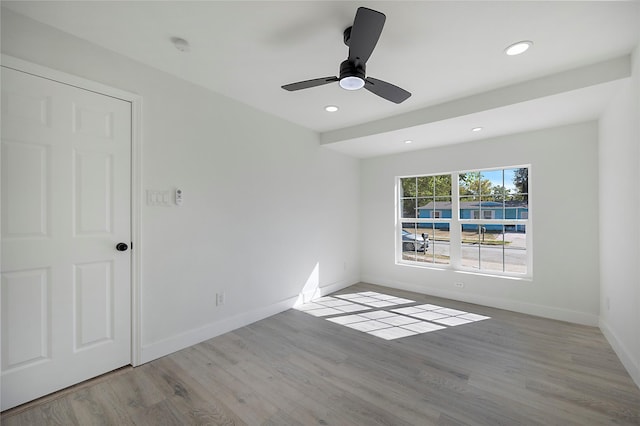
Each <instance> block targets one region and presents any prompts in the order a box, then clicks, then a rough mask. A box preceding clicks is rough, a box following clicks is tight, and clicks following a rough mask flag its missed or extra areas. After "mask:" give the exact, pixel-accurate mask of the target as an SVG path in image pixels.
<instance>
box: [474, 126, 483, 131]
mask: <svg viewBox="0 0 640 426" xmlns="http://www.w3.org/2000/svg"><path fill="white" fill-rule="evenodd" d="M482 129H483V128H482V127H474V128H473V129H471V131H472V132H481V131H482Z"/></svg>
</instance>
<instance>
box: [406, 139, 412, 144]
mask: <svg viewBox="0 0 640 426" xmlns="http://www.w3.org/2000/svg"><path fill="white" fill-rule="evenodd" d="M404 143H407V144H408V143H413V141H412V140H411V139H407V140H406V141H404Z"/></svg>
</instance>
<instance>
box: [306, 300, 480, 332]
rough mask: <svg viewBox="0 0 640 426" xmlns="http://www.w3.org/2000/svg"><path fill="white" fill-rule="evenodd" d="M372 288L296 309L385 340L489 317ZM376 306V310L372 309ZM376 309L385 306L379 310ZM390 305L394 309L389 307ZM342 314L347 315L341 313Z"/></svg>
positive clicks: (315, 301) (317, 301) (307, 304)
mask: <svg viewBox="0 0 640 426" xmlns="http://www.w3.org/2000/svg"><path fill="white" fill-rule="evenodd" d="M412 303H417V302H416V301H415V300H410V299H404V298H401V297H396V296H391V295H388V294H383V293H377V292H375V291H365V292H360V293H349V294H336V295H335V296H326V297H320V298H318V299H314V300H313V301H311V302H309V303H305V304H304V305H300V306H296V307H295V309H297V310H299V311H302V312H305V313H307V314H310V315H313V316H316V317H326V318H325V319H326V320H327V321H331V322H333V323H336V324H340V325H343V326H345V327H349V328H352V329H354V330H358V331H362V332H364V333H367V334H371V335H372V336H376V337H380V338H382V339H385V340H394V339H399V338H402V337H409V336H414V335H416V334H423V333H429V332H431V331H437V330H443V329H446V328H447V327H455V326H459V325H464V324H469V323H473V322H477V321H482V320H486V319H489V318H490V317H487V316H484V315H479V314H474V313H471V312H466V311H460V310H458V309H451V308H447V307H444V306H439V305H432V304H420V305H413V306H403V305H410V304H412ZM373 308H378V310H372V309H373ZM379 308H387V309H390V310H389V311H387V310H380V309H379ZM391 308H393V309H391ZM345 313H347V314H349V315H344V314H345Z"/></svg>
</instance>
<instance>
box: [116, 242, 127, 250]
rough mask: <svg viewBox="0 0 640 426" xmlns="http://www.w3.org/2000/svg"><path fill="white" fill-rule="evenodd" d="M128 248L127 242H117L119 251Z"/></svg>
mask: <svg viewBox="0 0 640 426" xmlns="http://www.w3.org/2000/svg"><path fill="white" fill-rule="evenodd" d="M128 249H129V246H128V245H127V243H118V244H116V250H118V251H127V250H128Z"/></svg>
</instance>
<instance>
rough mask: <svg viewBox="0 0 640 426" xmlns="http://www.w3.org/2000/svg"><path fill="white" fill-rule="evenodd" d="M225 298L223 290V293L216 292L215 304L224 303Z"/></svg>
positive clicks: (220, 304)
mask: <svg viewBox="0 0 640 426" xmlns="http://www.w3.org/2000/svg"><path fill="white" fill-rule="evenodd" d="M225 299H226V297H225V295H224V292H223V293H216V306H222V305H224V302H225Z"/></svg>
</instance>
